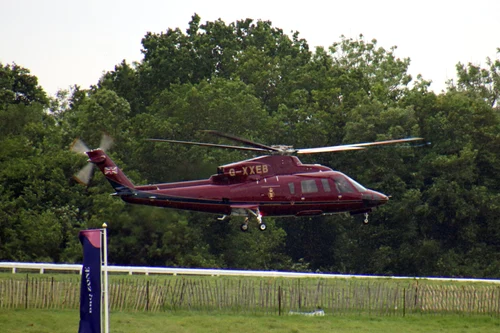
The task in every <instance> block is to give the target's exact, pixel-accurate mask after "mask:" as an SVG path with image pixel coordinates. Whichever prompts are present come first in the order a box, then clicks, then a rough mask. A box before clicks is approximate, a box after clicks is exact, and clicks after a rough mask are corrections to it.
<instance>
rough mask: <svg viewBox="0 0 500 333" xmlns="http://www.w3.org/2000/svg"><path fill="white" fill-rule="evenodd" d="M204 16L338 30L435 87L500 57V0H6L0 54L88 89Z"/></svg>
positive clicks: (43, 81)
mask: <svg viewBox="0 0 500 333" xmlns="http://www.w3.org/2000/svg"><path fill="white" fill-rule="evenodd" d="M194 13H197V14H198V15H199V16H200V17H201V23H205V22H206V21H215V20H217V19H221V20H222V21H224V22H225V23H226V24H229V23H232V22H235V21H238V20H243V19H246V18H251V19H254V20H268V21H271V22H272V24H273V26H274V27H276V28H281V29H283V31H284V32H285V33H287V34H289V35H290V36H291V34H292V32H295V31H298V32H299V37H301V38H304V39H305V40H306V41H307V42H308V44H309V46H310V47H311V49H312V50H314V48H315V47H316V46H323V47H325V48H327V47H328V46H330V45H332V44H333V43H334V42H338V41H340V36H342V35H344V36H346V37H348V38H354V39H356V38H357V37H358V36H359V35H360V34H363V36H364V39H365V40H366V41H370V40H371V39H376V40H377V45H378V46H380V47H383V48H385V49H386V50H389V49H390V48H391V47H392V46H397V49H396V51H395V55H396V56H397V57H398V58H410V60H411V63H410V67H409V73H410V74H411V75H412V76H413V77H414V78H416V76H417V74H421V75H422V76H423V78H424V79H426V80H431V81H432V82H433V83H432V85H431V89H432V90H434V91H435V92H436V93H439V92H441V91H442V90H444V89H445V88H446V85H445V82H446V81H447V80H450V79H456V76H455V73H456V69H455V66H456V64H457V63H459V62H460V63H463V64H468V63H473V64H475V65H482V66H485V61H486V58H487V57H490V58H492V59H495V58H497V57H500V55H498V54H497V48H499V47H500V17H499V13H500V1H498V0H475V1H464V0H455V1H445V0H433V1H430V0H419V1H413V0H406V1H405V0H378V1H372V0H349V1H347V0H345V1H336V0H330V1H318V0H308V1H300V2H299V1H290V0H288V1H281V0H275V1H272V0H267V1H263V0H249V1H235V0H229V1H226V0H220V1H217V0H212V1H207V0H183V1H182V0H181V1H172V0H163V1H160V0H141V1H132V0H121V1H120V0H80V1H71V0H43V1H42V0H0V63H2V64H3V65H5V64H12V63H13V62H15V63H16V64H18V65H20V66H22V67H24V68H27V69H29V70H30V71H31V74H33V75H35V76H36V77H38V82H39V84H40V85H41V86H42V88H43V89H44V90H45V91H46V92H47V93H48V94H49V95H51V96H54V95H55V93H56V92H57V91H58V90H59V89H68V88H69V87H70V86H73V85H75V84H77V85H79V86H80V87H81V88H83V89H86V88H88V87H89V86H90V85H93V84H96V83H97V82H98V80H99V78H100V77H101V76H102V74H103V73H105V72H107V71H111V70H113V69H114V66H115V65H117V64H119V63H121V61H122V60H123V59H125V60H126V61H127V62H128V63H132V62H134V61H141V60H142V54H141V48H142V45H141V39H142V38H143V37H144V35H145V34H146V33H147V32H152V33H161V32H165V31H167V29H168V28H180V29H181V30H182V31H184V32H185V31H186V29H187V28H188V23H189V21H190V20H191V17H192V15H193V14H194Z"/></svg>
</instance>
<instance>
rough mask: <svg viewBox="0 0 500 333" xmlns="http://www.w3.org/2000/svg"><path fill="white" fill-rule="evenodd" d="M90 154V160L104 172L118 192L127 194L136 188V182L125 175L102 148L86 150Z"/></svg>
mask: <svg viewBox="0 0 500 333" xmlns="http://www.w3.org/2000/svg"><path fill="white" fill-rule="evenodd" d="M86 154H87V155H88V156H89V158H90V159H89V162H91V163H94V164H95V165H96V166H97V167H98V168H99V170H101V172H102V173H103V174H104V176H105V177H106V179H107V180H108V181H109V183H110V184H111V186H113V188H114V189H115V190H116V192H117V194H125V193H127V192H131V190H132V189H134V184H132V182H131V181H130V180H129V179H128V178H127V176H125V174H124V173H123V172H122V171H121V170H120V169H119V168H118V167H117V166H116V164H115V162H113V161H112V160H111V158H109V156H108V155H106V153H105V152H104V150H102V149H94V150H90V151H88V152H86Z"/></svg>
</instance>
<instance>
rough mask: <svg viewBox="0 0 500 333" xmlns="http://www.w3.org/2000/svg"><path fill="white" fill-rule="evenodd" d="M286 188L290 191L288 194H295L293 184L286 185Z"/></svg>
mask: <svg viewBox="0 0 500 333" xmlns="http://www.w3.org/2000/svg"><path fill="white" fill-rule="evenodd" d="M288 188H289V189H290V194H295V184H294V183H288Z"/></svg>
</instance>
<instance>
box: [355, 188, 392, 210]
mask: <svg viewBox="0 0 500 333" xmlns="http://www.w3.org/2000/svg"><path fill="white" fill-rule="evenodd" d="M362 199H363V202H364V203H365V205H366V206H368V207H376V206H381V205H383V204H385V203H387V201H389V197H388V196H387V195H385V194H383V193H380V192H376V191H372V190H367V191H366V192H364V193H363V196H362Z"/></svg>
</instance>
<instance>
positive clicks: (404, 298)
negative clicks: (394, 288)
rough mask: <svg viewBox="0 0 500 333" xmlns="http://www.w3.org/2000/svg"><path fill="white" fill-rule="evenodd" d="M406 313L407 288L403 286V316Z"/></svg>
mask: <svg viewBox="0 0 500 333" xmlns="http://www.w3.org/2000/svg"><path fill="white" fill-rule="evenodd" d="M405 315H406V288H403V317H404V316H405Z"/></svg>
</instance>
